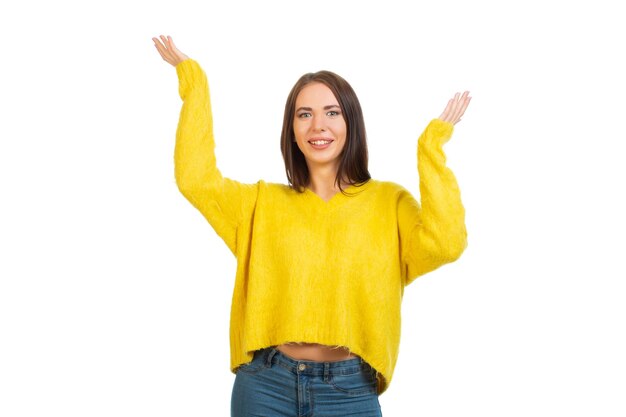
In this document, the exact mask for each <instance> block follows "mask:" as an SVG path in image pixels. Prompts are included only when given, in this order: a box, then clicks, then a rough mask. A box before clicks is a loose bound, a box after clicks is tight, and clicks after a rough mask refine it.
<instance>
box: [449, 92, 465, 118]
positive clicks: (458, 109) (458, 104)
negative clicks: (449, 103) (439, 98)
mask: <svg viewBox="0 0 626 417" xmlns="http://www.w3.org/2000/svg"><path fill="white" fill-rule="evenodd" d="M467 94H468V91H466V92H464V93H463V95H461V97H459V93H456V95H455V96H454V97H455V98H456V101H455V106H454V112H453V114H452V117H451V119H452V121H453V123H456V122H458V121H459V119H460V118H461V114H462V111H463V104H464V102H465V97H466V96H467Z"/></svg>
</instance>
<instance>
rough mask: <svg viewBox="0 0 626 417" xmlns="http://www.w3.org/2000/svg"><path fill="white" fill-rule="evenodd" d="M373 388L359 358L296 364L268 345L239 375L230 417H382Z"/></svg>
mask: <svg viewBox="0 0 626 417" xmlns="http://www.w3.org/2000/svg"><path fill="white" fill-rule="evenodd" d="M376 385H377V384H376V373H375V370H374V369H373V368H372V367H371V366H370V365H369V364H368V363H367V362H365V361H364V360H363V359H362V358H361V357H357V358H351V359H348V360H343V361H337V362H317V361H310V360H298V359H295V358H292V357H291V356H287V355H285V354H283V353H282V352H281V351H279V350H277V349H276V348H275V347H274V346H270V347H267V348H265V349H260V350H257V351H255V352H254V359H253V360H252V361H251V362H249V363H246V364H243V365H242V366H240V367H239V369H238V370H237V374H236V376H235V383H234V385H233V392H232V397H231V408H230V410H231V417H252V416H263V417H274V416H276V417H283V416H284V417H309V416H313V417H333V416H341V417H345V416H348V415H350V416H360V417H382V412H381V408H380V403H379V402H378V394H377V393H376Z"/></svg>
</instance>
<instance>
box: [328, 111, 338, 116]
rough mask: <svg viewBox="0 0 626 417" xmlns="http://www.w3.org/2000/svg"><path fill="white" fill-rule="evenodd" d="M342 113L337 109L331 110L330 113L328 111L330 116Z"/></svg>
mask: <svg viewBox="0 0 626 417" xmlns="http://www.w3.org/2000/svg"><path fill="white" fill-rule="evenodd" d="M340 114H341V112H339V111H337V110H331V111H329V112H328V113H326V115H328V116H339V115H340Z"/></svg>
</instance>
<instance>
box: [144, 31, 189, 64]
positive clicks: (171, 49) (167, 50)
mask: <svg viewBox="0 0 626 417" xmlns="http://www.w3.org/2000/svg"><path fill="white" fill-rule="evenodd" d="M152 40H153V41H154V46H156V48H157V50H158V51H159V53H160V54H161V56H162V57H163V59H164V60H165V61H167V62H169V63H170V64H172V65H173V66H176V65H178V64H180V63H181V62H183V61H184V60H186V59H189V57H188V56H187V55H185V54H183V53H182V52H180V51H179V50H178V48H176V45H174V41H173V40H172V37H171V36H168V37H167V38H166V37H165V36H163V35H161V41H162V42H163V43H161V41H159V39H157V38H152Z"/></svg>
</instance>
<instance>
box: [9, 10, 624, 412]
mask: <svg viewBox="0 0 626 417" xmlns="http://www.w3.org/2000/svg"><path fill="white" fill-rule="evenodd" d="M410 3H413V4H411V5H410V6H409V4H410ZM424 3H425V2H424ZM617 3H618V2H617V1H615V2H609V1H596V2H594V5H593V6H591V2H580V1H569V2H559V1H525V2H502V1H500V2H496V1H492V2H489V1H474V2H463V1H431V2H428V4H422V2H420V3H418V2H400V1H390V0H387V1H384V2H382V1H381V2H376V3H367V2H358V3H357V2H347V1H325V0H318V1H314V2H313V1H310V2H291V1H283V2H280V1H269V2H268V1H265V2H252V1H231V2H229V3H228V4H226V2H223V1H220V2H213V1H202V2H192V1H182V0H178V1H176V2H174V1H171V2H163V1H152V2H149V3H147V2H146V3H144V2H141V3H136V4H133V3H129V2H121V1H107V2H99V3H94V2H78V1H76V2H68V1H53V2H43V1H40V2H21V3H20V5H19V6H17V5H15V3H13V4H12V5H11V6H8V5H3V6H2V9H1V10H0V31H1V34H2V54H0V60H1V61H2V62H1V66H0V71H1V72H2V74H1V77H0V91H1V93H0V103H1V108H0V110H1V116H0V118H1V122H0V139H1V146H0V181H1V183H0V186H1V190H2V191H1V196H2V203H1V205H0V249H1V251H0V276H1V280H0V415H2V416H6V417H13V416H49V415H63V416H81V417H82V416H151V417H153V416H188V417H190V416H227V415H229V412H230V395H231V390H232V383H233V381H234V378H235V376H234V374H232V373H231V372H230V370H229V358H230V356H229V355H230V353H229V339H228V329H229V314H230V304H231V299H232V290H233V284H234V275H235V265H236V263H235V258H234V257H233V256H232V254H230V252H229V251H228V249H227V247H226V245H225V244H224V243H223V242H222V241H221V239H220V238H219V237H218V236H217V235H216V234H215V232H214V231H213V229H212V228H211V227H210V225H209V224H208V223H207V222H206V220H205V219H204V218H203V217H202V216H201V214H200V213H199V212H197V211H196V210H195V209H194V208H193V207H192V206H191V205H190V204H189V203H188V202H187V201H186V200H185V199H184V197H183V196H182V195H181V194H180V193H179V191H178V189H177V187H176V184H175V181H174V167H173V150H174V139H175V131H176V126H177V123H178V116H179V111H180V107H181V104H182V101H181V100H180V97H179V96H178V90H177V89H178V80H177V77H176V72H175V69H174V67H172V66H170V65H169V64H167V63H166V62H165V61H163V60H162V59H161V57H160V55H159V54H158V53H157V50H156V48H155V47H154V46H153V41H152V40H151V38H152V37H153V36H158V35H160V34H164V35H171V36H172V37H173V38H174V41H175V43H176V44H177V46H178V47H179V48H180V49H181V50H182V51H183V52H184V53H186V54H187V55H189V56H190V57H192V58H194V59H195V60H197V61H198V62H199V63H200V64H201V65H202V67H203V68H204V70H205V71H206V72H207V75H208V77H209V82H210V84H211V90H212V101H213V112H214V119H215V135H216V143H217V147H216V154H217V158H218V166H219V168H220V170H221V171H222V173H223V174H224V175H225V176H228V177H231V178H235V179H237V180H240V181H243V182H256V181H257V180H258V179H261V178H263V179H265V180H266V181H275V182H283V183H286V175H285V171H284V165H283V160H282V157H281V154H280V148H279V134H280V127H281V123H282V112H283V106H284V101H285V99H286V97H287V93H288V91H289V89H290V88H291V86H292V85H293V83H294V82H295V81H296V80H297V79H298V77H299V76H300V75H302V74H303V73H305V72H309V71H316V70H319V69H329V70H331V71H335V72H337V73H339V74H340V75H342V76H343V77H345V78H346V79H347V80H348V81H349V82H350V83H351V84H352V86H353V87H354V89H355V90H356V92H357V94H358V95H359V98H360V100H361V103H362V106H363V109H364V113H365V118H366V125H367V131H368V144H369V151H370V167H369V168H370V173H371V174H372V177H373V178H375V179H379V180H391V181H395V182H397V183H399V184H402V185H404V186H405V187H407V188H409V189H410V190H412V192H414V195H415V196H416V198H418V197H419V190H418V177H417V170H416V155H415V151H416V143H417V137H418V136H419V134H420V133H421V132H422V130H423V129H424V128H425V126H426V125H427V124H428V122H429V121H430V120H431V119H432V118H435V117H437V116H439V115H440V114H441V111H442V110H443V108H444V107H445V104H446V103H447V100H448V99H449V98H450V97H451V96H452V95H453V94H454V93H455V92H456V91H464V90H466V89H467V90H470V92H471V95H472V97H473V100H472V102H471V104H470V106H469V108H468V109H467V111H466V113H465V116H464V118H463V120H462V121H461V122H460V123H459V124H457V125H456V127H455V132H454V134H453V137H452V139H451V140H450V142H448V143H447V144H446V146H445V148H444V150H445V152H446V155H447V157H448V165H449V166H450V168H451V169H452V170H453V172H454V173H455V175H456V176H457V179H458V182H459V185H460V187H461V191H462V197H463V202H464V205H465V207H466V222H467V228H468V233H469V237H468V238H469V246H468V248H467V250H466V251H465V253H464V254H463V256H462V257H461V259H460V260H458V261H457V262H456V263H454V264H450V265H446V266H444V267H442V268H441V269H439V270H437V271H434V272H432V273H430V274H428V275H426V276H424V277H421V278H419V279H418V280H417V281H415V282H414V283H412V284H411V285H410V286H409V287H407V288H406V291H405V296H404V302H403V307H402V317H403V322H402V341H401V345H400V356H399V359H398V363H397V366H396V369H395V374H394V379H393V381H392V383H391V386H390V388H389V390H388V391H387V392H386V393H384V394H383V395H382V396H381V397H380V402H381V405H382V410H383V415H384V416H385V417H391V416H407V415H410V416H413V415H415V416H428V417H439V416H468V415H480V416H483V417H487V416H498V417H500V416H558V415H560V416H563V415H567V416H603V417H609V416H624V415H626V401H625V397H624V395H625V393H626V359H625V355H624V352H626V341H625V329H626V326H625V323H624V317H626V305H625V303H624V298H625V295H626V284H625V281H624V279H625V278H626V273H625V270H626V269H625V267H624V264H623V262H622V261H621V259H622V255H623V252H624V249H625V245H624V234H625V233H626V227H625V222H624V211H625V209H626V206H625V204H624V202H623V200H622V197H623V195H624V178H626V175H625V174H626V172H625V169H624V159H625V158H624V152H623V150H622V149H623V146H622V145H623V142H624V139H626V137H625V136H626V135H625V133H624V128H623V124H622V123H623V120H624V119H623V118H624V108H625V106H624V97H625V93H626V88H625V82H624V73H626V68H625V65H624V64H623V60H622V59H623V55H624V43H623V39H624V38H625V35H626V33H625V32H626V29H624V24H623V14H620V13H618V11H617ZM7 4H8V3H7ZM312 256H314V255H312Z"/></svg>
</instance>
